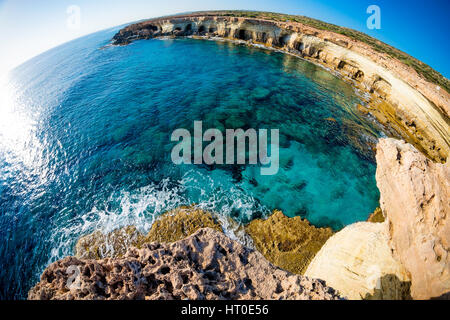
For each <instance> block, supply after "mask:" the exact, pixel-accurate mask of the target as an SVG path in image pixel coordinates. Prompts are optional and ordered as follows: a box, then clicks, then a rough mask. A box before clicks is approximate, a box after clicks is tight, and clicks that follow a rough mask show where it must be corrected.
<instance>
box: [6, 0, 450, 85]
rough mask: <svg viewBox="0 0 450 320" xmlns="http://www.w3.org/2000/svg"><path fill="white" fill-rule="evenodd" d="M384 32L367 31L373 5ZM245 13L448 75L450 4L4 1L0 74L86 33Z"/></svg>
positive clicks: (397, 0)
mask: <svg viewBox="0 0 450 320" xmlns="http://www.w3.org/2000/svg"><path fill="white" fill-rule="evenodd" d="M373 4H375V5H378V6H379V7H380V9H381V29H380V30H369V29H368V28H367V27H366V20H367V18H368V17H369V14H367V13H366V9H367V7H368V6H369V5H373ZM71 5H77V6H78V7H79V8H80V25H79V26H80V27H79V29H73V28H68V27H67V19H68V17H69V14H68V13H67V8H68V7H69V6H71ZM212 9H247V10H263V11H273V12H281V13H290V14H300V15H306V16H309V17H313V18H317V19H320V20H323V21H326V22H330V23H334V24H337V25H341V26H345V27H349V28H353V29H356V30H359V31H362V32H365V33H367V34H369V35H371V36H373V37H375V38H378V39H380V40H382V41H384V42H386V43H389V44H391V45H393V46H394V47H397V48H399V49H400V50H403V51H405V52H407V53H409V54H410V55H412V56H414V57H416V58H418V59H419V60H422V61H424V62H425V63H427V64H429V65H431V66H432V67H433V68H435V69H436V70H438V71H439V72H441V73H442V74H443V75H444V76H446V77H447V78H449V77H450V65H449V64H448V63H447V58H448V52H450V43H449V36H448V33H449V31H450V19H449V18H448V15H449V11H450V1H449V0H429V1H423V0H411V1H406V0H247V1H242V0H229V1H217V0H190V1H180V0H165V1H161V0H157V1H155V0H147V1H145V0H127V1H115V0H109V1H106V0H97V1H91V0H40V1H35V0H0V43H2V50H0V74H1V73H2V72H4V71H6V70H8V69H11V68H12V67H15V66H17V65H18V64H20V63H22V62H24V61H26V60H28V59H30V58H31V57H33V56H35V55H37V54H39V53H41V52H44V51H46V50H48V49H50V48H52V47H54V46H57V45H59V44H61V43H64V42H67V41H69V40H72V39H74V38H78V37H80V36H82V35H85V34H89V33H92V32H95V31H98V30H102V29H105V28H108V27H112V26H117V25H120V24H123V23H127V22H131V21H135V20H139V19H144V18H151V17H155V16H161V15H167V14H173V13H179V12H186V11H197V10H212Z"/></svg>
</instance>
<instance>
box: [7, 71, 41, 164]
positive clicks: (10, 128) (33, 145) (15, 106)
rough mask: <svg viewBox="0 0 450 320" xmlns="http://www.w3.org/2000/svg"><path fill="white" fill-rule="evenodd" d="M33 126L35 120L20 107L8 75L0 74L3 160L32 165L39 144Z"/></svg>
mask: <svg viewBox="0 0 450 320" xmlns="http://www.w3.org/2000/svg"><path fill="white" fill-rule="evenodd" d="M34 127H35V122H34V121H33V120H32V119H31V118H30V117H29V115H27V114H26V113H25V112H24V110H23V109H22V108H20V104H19V103H18V101H17V97H16V96H15V88H14V86H13V85H12V84H11V82H10V81H9V78H8V76H6V75H3V76H0V155H1V158H3V160H4V161H6V162H7V163H8V164H10V165H13V166H16V165H18V164H19V163H20V164H22V165H23V166H25V167H26V168H27V169H31V168H32V167H33V162H34V160H35V159H36V157H35V155H36V151H37V149H38V148H37V147H38V146H39V145H40V144H39V140H38V139H37V138H36V136H35V133H34ZM34 165H36V163H34Z"/></svg>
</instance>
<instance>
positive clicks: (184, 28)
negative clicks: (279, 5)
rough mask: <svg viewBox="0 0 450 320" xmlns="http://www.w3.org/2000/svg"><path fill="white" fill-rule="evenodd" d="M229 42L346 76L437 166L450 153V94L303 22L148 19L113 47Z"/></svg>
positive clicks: (363, 46) (375, 111)
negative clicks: (166, 41)
mask: <svg viewBox="0 0 450 320" xmlns="http://www.w3.org/2000/svg"><path fill="white" fill-rule="evenodd" d="M186 36H190V37H196V38H199V39H228V40H234V41H236V40H237V41H239V42H241V43H246V44H249V45H258V46H260V47H266V48H271V49H276V50H279V51H282V52H286V53H289V54H292V55H296V56H298V57H301V58H303V59H307V60H309V61H311V62H314V63H316V64H320V65H323V66H324V67H326V68H328V69H329V70H332V71H333V72H335V73H338V74H341V75H342V76H343V79H345V80H347V81H349V82H351V83H352V84H353V85H354V86H355V87H356V88H358V89H359V90H361V91H362V92H365V93H366V98H365V100H366V101H365V103H364V105H362V106H361V111H363V112H366V113H370V114H371V115H372V116H374V117H375V118H376V119H377V120H378V121H379V122H380V123H382V124H383V125H385V126H386V127H387V128H388V130H389V131H390V132H392V133H394V134H395V136H397V137H399V138H402V139H403V140H405V141H406V142H408V143H411V144H412V145H414V146H415V147H416V148H417V149H418V150H420V151H421V152H423V153H424V154H425V155H427V156H428V157H429V158H430V159H432V160H434V161H435V162H445V161H446V159H447V157H448V155H449V152H450V118H449V115H450V94H449V93H448V92H447V91H446V90H445V89H444V88H441V87H439V86H437V85H436V84H434V83H431V82H430V81H428V80H426V79H425V78H424V77H422V76H421V75H419V74H418V73H417V72H416V71H415V70H414V69H413V68H412V67H410V66H408V65H406V64H404V63H402V62H401V61H399V60H398V59H395V58H393V57H391V56H389V55H388V54H385V53H381V52H378V51H376V50H375V49H374V48H373V47H371V46H370V45H368V44H367V43H364V42H361V41H357V40H355V39H352V38H350V37H348V36H345V35H342V34H338V33H335V32H332V31H328V30H321V29H317V28H314V27H312V26H310V25H306V24H303V23H300V22H292V21H274V20H267V19H261V18H248V17H239V16H228V15H220V12H201V13H193V14H189V15H179V16H170V17H162V18H156V19H151V20H146V21H143V22H139V23H136V24H132V25H129V26H127V27H125V28H123V29H121V30H120V31H119V32H117V34H116V35H115V36H114V37H113V39H112V44H113V45H127V44H129V43H131V42H133V41H136V40H140V39H153V38H159V37H186Z"/></svg>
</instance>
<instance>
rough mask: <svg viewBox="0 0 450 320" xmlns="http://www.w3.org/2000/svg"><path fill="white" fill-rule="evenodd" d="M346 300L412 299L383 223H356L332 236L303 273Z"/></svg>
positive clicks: (404, 272) (408, 280) (405, 273)
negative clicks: (335, 291)
mask: <svg viewBox="0 0 450 320" xmlns="http://www.w3.org/2000/svg"><path fill="white" fill-rule="evenodd" d="M305 275H306V276H308V277H312V278H318V279H323V280H325V281H326V282H327V284H328V285H330V286H332V287H333V288H335V289H336V290H338V291H339V293H340V294H342V295H344V296H346V297H348V298H349V299H385V300H392V299H398V300H404V299H411V295H410V287H411V281H410V279H409V275H408V273H407V271H406V270H405V268H404V267H403V266H402V265H401V264H400V263H399V262H397V261H396V260H395V259H394V257H393V256H392V252H391V249H390V247H389V244H388V235H387V233H386V228H385V226H384V224H383V223H372V222H359V223H354V224H352V225H349V226H347V227H345V228H344V229H342V230H341V231H339V232H338V233H336V234H335V235H334V236H332V237H331V238H330V239H329V240H328V241H327V242H326V243H325V245H324V246H323V247H322V249H321V250H320V251H319V253H318V254H317V255H316V257H315V258H314V259H313V260H312V261H311V263H310V265H309V267H308V269H307V270H306V273H305Z"/></svg>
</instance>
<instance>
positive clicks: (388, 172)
mask: <svg viewBox="0 0 450 320" xmlns="http://www.w3.org/2000/svg"><path fill="white" fill-rule="evenodd" d="M376 158H377V164H378V166H377V173H376V178H377V185H378V188H379V189H380V194H381V197H380V205H381V208H382V210H383V213H384V215H385V217H386V228H387V233H388V236H389V243H390V245H391V247H392V248H393V253H394V256H395V257H397V259H398V260H399V261H400V262H401V263H402V265H403V266H404V267H405V268H406V269H407V270H408V272H409V273H410V274H411V280H412V286H411V294H412V296H413V298H415V299H428V298H432V297H439V296H441V295H442V294H445V293H447V292H450V216H449V215H450V202H449V199H450V165H449V163H448V162H447V163H445V164H436V163H433V162H432V161H430V160H428V159H427V158H426V157H425V156H423V155H422V154H421V153H420V152H419V151H418V150H417V149H415V148H414V147H413V146H411V145H409V144H407V143H405V142H403V141H399V140H394V139H381V140H380V142H379V144H378V148H377V155H376Z"/></svg>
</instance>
